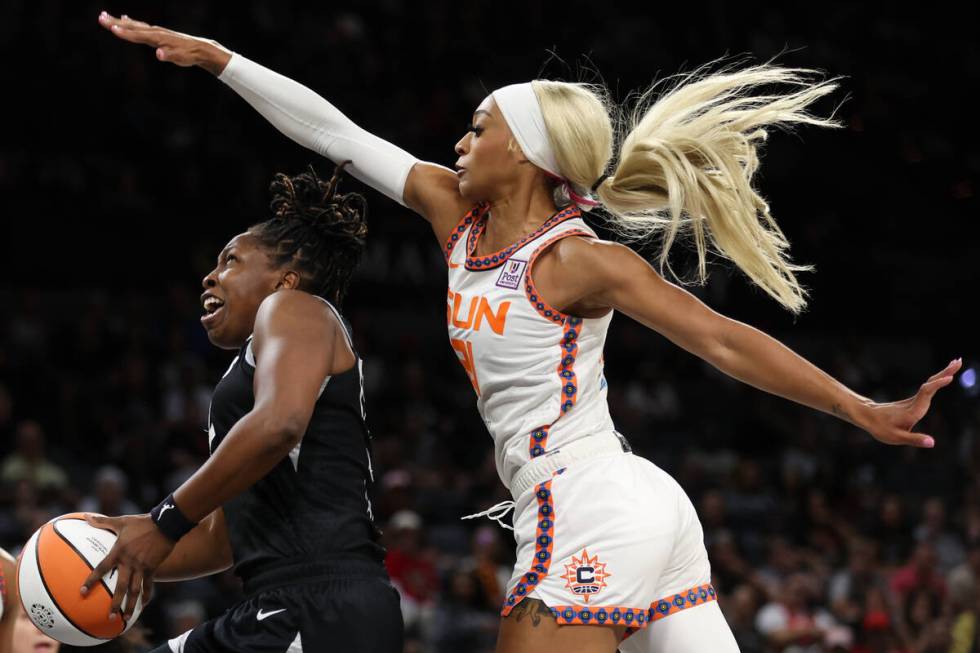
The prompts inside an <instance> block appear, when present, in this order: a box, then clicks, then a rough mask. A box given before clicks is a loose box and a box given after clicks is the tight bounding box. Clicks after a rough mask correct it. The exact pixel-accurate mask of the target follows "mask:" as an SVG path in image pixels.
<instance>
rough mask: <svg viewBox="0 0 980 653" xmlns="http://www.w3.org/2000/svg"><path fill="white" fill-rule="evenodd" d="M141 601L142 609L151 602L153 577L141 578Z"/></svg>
mask: <svg viewBox="0 0 980 653" xmlns="http://www.w3.org/2000/svg"><path fill="white" fill-rule="evenodd" d="M142 599H143V607H144V608H145V607H146V604H147V603H149V602H150V601H152V600H153V577H152V576H143V595H142Z"/></svg>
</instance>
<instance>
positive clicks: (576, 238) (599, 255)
mask: <svg viewBox="0 0 980 653" xmlns="http://www.w3.org/2000/svg"><path fill="white" fill-rule="evenodd" d="M566 233H568V235H567V236H566V237H564V238H561V239H559V240H557V241H555V243H554V245H552V247H551V248H550V250H549V252H546V253H547V254H550V256H551V257H552V258H553V259H554V260H555V262H557V263H560V264H562V265H570V266H575V265H583V264H585V265H590V264H603V263H605V262H606V261H608V259H609V258H610V257H615V256H617V255H619V254H621V251H622V250H624V249H625V250H629V248H627V247H625V246H624V245H621V244H619V243H616V242H612V241H609V240H602V239H601V238H599V237H598V236H596V235H595V234H594V233H593V232H591V231H585V230H575V229H573V230H569V231H568V232H566ZM630 251H631V250H630Z"/></svg>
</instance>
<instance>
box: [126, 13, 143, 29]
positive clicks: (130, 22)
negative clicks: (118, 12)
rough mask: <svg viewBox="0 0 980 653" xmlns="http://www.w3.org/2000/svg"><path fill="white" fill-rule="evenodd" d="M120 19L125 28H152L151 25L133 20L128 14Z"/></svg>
mask: <svg viewBox="0 0 980 653" xmlns="http://www.w3.org/2000/svg"><path fill="white" fill-rule="evenodd" d="M120 19H121V21H122V24H123V26H124V27H150V24H149V23H144V22H143V21H141V20H133V19H132V18H130V17H129V16H127V15H126V14H123V15H122V16H120Z"/></svg>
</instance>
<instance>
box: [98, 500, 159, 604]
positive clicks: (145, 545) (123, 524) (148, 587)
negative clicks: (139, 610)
mask: <svg viewBox="0 0 980 653" xmlns="http://www.w3.org/2000/svg"><path fill="white" fill-rule="evenodd" d="M85 519H86V521H88V523H89V524H91V525H92V526H95V527H96V528H107V529H109V530H110V531H112V532H114V533H115V534H116V543H115V545H113V547H112V549H110V551H109V553H108V554H107V555H106V557H105V558H103V559H102V562H100V563H99V564H98V566H96V567H95V569H93V570H92V573H91V574H89V577H88V578H86V579H85V582H84V583H83V584H82V594H83V595H84V594H86V593H88V591H89V589H90V588H91V587H92V586H93V585H95V584H96V583H98V582H99V581H100V579H101V578H102V577H103V576H105V575H106V574H108V573H109V572H111V571H112V570H113V569H115V570H116V572H117V576H116V591H115V592H114V593H113V595H112V607H111V608H110V610H109V619H115V618H116V617H117V616H121V617H122V618H123V619H124V620H126V621H128V620H129V619H130V618H131V617H132V616H133V610H134V609H135V608H136V600H137V598H138V597H139V596H140V592H141V591H142V592H143V602H144V603H146V602H147V601H149V597H150V593H151V591H152V585H153V573H154V572H155V571H156V569H157V567H159V566H160V564H161V563H162V562H163V561H164V560H165V559H166V558H167V556H168V555H170V552H171V551H172V550H173V548H174V543H173V542H171V541H170V540H169V539H168V538H167V536H165V535H164V534H163V533H161V532H160V529H159V528H157V526H156V524H154V523H153V520H152V519H151V518H150V516H149V515H127V516H124V517H103V516H101V515H93V514H87V515H86V516H85ZM124 599H125V603H126V607H125V610H123V608H122V605H123V600H124Z"/></svg>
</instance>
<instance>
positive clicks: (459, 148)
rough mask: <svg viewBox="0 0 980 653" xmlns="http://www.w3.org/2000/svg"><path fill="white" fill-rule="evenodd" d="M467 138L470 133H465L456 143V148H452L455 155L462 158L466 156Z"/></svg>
mask: <svg viewBox="0 0 980 653" xmlns="http://www.w3.org/2000/svg"><path fill="white" fill-rule="evenodd" d="M469 136H470V132H466V134H465V135H464V136H463V137H462V138H461V139H459V142H458V143H456V147H454V148H453V149H454V150H455V151H456V154H458V155H459V156H463V155H464V154H466V143H467V141H468V140H469Z"/></svg>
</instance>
